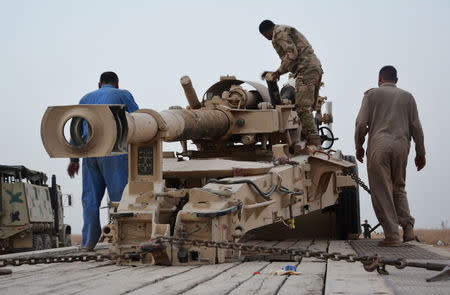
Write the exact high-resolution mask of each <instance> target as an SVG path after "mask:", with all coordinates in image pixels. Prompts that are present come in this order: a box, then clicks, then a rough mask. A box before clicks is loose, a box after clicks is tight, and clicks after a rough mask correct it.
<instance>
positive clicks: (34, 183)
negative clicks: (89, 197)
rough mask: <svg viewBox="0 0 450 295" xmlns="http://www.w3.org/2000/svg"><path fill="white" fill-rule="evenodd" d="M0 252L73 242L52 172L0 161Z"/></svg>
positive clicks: (59, 245)
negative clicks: (49, 182)
mask: <svg viewBox="0 0 450 295" xmlns="http://www.w3.org/2000/svg"><path fill="white" fill-rule="evenodd" d="M0 177H1V182H0V192H1V195H0V206H1V207H0V221H1V222H0V252H1V253H8V252H20V251H29V250H42V249H50V248H57V247H63V246H70V245H71V238H70V235H71V227H70V226H69V225H67V224H64V221H63V218H64V208H63V200H62V194H61V189H60V187H59V185H57V184H56V177H55V176H54V175H53V176H52V180H51V182H52V183H51V186H48V185H47V184H46V183H47V176H46V175H45V174H44V173H42V172H38V171H34V170H30V169H27V168H26V167H24V166H5V165H0Z"/></svg>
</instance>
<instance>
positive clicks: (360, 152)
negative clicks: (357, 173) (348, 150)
mask: <svg viewBox="0 0 450 295" xmlns="http://www.w3.org/2000/svg"><path fill="white" fill-rule="evenodd" d="M356 159H358V161H360V162H361V163H364V160H363V159H364V148H359V149H357V150H356Z"/></svg>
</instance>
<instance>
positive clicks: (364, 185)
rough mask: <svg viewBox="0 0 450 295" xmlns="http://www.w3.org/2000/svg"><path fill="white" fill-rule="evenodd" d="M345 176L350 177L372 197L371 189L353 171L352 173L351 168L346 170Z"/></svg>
mask: <svg viewBox="0 0 450 295" xmlns="http://www.w3.org/2000/svg"><path fill="white" fill-rule="evenodd" d="M344 174H345V175H348V176H350V177H351V178H352V179H353V180H354V181H355V182H356V183H357V184H359V186H360V187H362V188H363V189H364V190H365V191H366V192H367V193H368V194H369V195H370V189H369V187H368V186H367V185H366V184H365V183H364V181H362V179H361V178H359V176H358V175H357V174H355V173H353V171H351V168H349V169H347V170H344Z"/></svg>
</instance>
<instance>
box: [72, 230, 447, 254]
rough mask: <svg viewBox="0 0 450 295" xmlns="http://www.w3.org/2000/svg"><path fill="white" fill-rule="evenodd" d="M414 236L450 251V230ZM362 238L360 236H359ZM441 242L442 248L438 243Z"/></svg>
mask: <svg viewBox="0 0 450 295" xmlns="http://www.w3.org/2000/svg"><path fill="white" fill-rule="evenodd" d="M415 232H416V235H417V236H418V237H419V240H420V241H421V242H422V243H425V244H428V245H433V246H435V247H438V248H441V249H445V250H447V251H450V229H448V228H446V229H416V230H415ZM361 238H362V235H361ZM382 238H384V236H383V235H382V234H377V235H375V234H373V235H372V239H382ZM439 241H442V242H443V243H444V244H443V245H442V246H439V245H438V242H439ZM80 243H81V235H75V234H73V235H72V245H79V244H80Z"/></svg>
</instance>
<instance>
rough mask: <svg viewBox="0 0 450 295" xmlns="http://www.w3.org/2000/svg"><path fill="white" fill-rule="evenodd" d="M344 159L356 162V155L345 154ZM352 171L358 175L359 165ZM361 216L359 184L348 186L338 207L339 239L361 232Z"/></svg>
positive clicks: (337, 226) (340, 197)
mask: <svg viewBox="0 0 450 295" xmlns="http://www.w3.org/2000/svg"><path fill="white" fill-rule="evenodd" d="M344 160H346V161H348V162H352V163H354V164H356V158H355V157H354V156H344ZM352 172H353V173H355V174H356V175H358V167H357V166H354V167H352ZM360 225H361V222H360V216H359V186H358V185H356V187H347V188H344V189H343V190H342V192H341V193H340V194H339V199H338V205H337V208H336V233H337V237H338V238H339V239H344V240H345V239H348V238H349V235H350V236H351V235H359V234H360V233H361V226H360Z"/></svg>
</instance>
